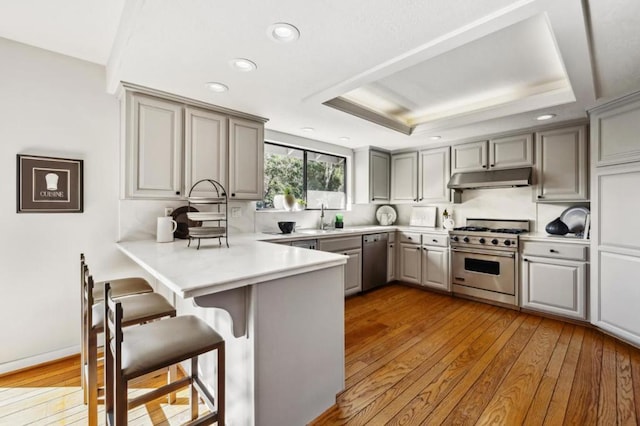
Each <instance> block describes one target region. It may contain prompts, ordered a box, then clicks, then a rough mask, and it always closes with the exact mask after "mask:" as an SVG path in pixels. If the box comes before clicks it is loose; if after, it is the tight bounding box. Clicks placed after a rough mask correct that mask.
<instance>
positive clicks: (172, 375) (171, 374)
mask: <svg viewBox="0 0 640 426" xmlns="http://www.w3.org/2000/svg"><path fill="white" fill-rule="evenodd" d="M176 380H178V367H177V365H175V364H174V365H172V366H171V367H169V370H168V371H167V384H168V383H173V382H175V381H176ZM176 395H177V392H172V393H170V394H169V395H168V400H169V401H168V402H169V404H173V403H175V402H176Z"/></svg>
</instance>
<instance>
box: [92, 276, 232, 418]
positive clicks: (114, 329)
mask: <svg viewBox="0 0 640 426" xmlns="http://www.w3.org/2000/svg"><path fill="white" fill-rule="evenodd" d="M105 293H106V296H107V298H106V303H105V304H104V308H105V313H104V318H105V320H106V326H105V370H104V371H105V379H104V380H105V387H106V394H105V414H106V424H107V425H113V426H124V425H126V424H127V414H128V410H129V409H131V408H134V407H137V406H139V405H142V404H145V403H147V402H149V401H151V400H153V399H155V398H158V397H159V396H162V395H165V394H168V393H171V392H175V391H177V390H178V389H181V388H184V387H186V386H190V387H191V392H190V394H189V402H190V404H189V405H190V408H191V420H192V421H191V422H190V423H188V424H190V425H208V424H212V423H215V422H217V423H218V425H224V424H225V423H224V404H225V400H224V394H225V387H224V380H225V377H224V376H225V342H224V339H223V338H222V337H221V336H220V335H219V334H218V333H216V332H215V331H214V330H213V329H212V328H211V327H209V326H208V325H207V324H206V323H205V322H204V321H203V320H201V319H200V318H198V317H195V316H192V315H185V316H179V317H174V318H169V319H163V320H161V321H155V322H152V323H148V324H144V325H141V326H138V327H130V328H127V329H126V330H123V329H122V326H123V315H124V314H123V312H124V311H125V310H126V307H125V306H124V303H123V301H124V300H123V299H119V300H118V299H114V298H113V297H112V296H111V294H110V288H109V283H107V284H106V285H105ZM213 350H215V351H216V353H217V359H218V372H217V392H218V400H217V411H214V406H215V404H214V398H213V396H212V395H211V394H210V393H209V391H208V390H207V388H206V387H205V385H204V384H203V383H202V381H201V380H200V378H199V377H198V355H201V354H204V353H206V352H210V351H213ZM189 359H191V362H190V367H191V368H190V370H191V371H190V374H189V376H187V377H184V378H182V379H180V380H177V381H175V382H172V383H169V384H167V385H164V386H162V387H160V388H157V389H154V390H152V391H150V392H147V393H146V394H144V395H141V396H138V397H136V398H134V399H131V400H129V398H128V382H129V380H132V379H135V378H136V377H140V376H142V375H144V374H147V373H150V372H152V371H156V370H159V369H162V368H166V367H168V366H170V365H173V364H177V363H179V362H182V361H186V360H189ZM198 394H199V395H200V397H202V399H203V400H204V401H205V403H206V404H207V406H208V407H209V409H210V410H211V413H209V414H207V415H205V416H202V417H200V418H198Z"/></svg>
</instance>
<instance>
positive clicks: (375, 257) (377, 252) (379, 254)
mask: <svg viewBox="0 0 640 426" xmlns="http://www.w3.org/2000/svg"><path fill="white" fill-rule="evenodd" d="M386 283H387V234H386V233H384V234H368V235H363V236H362V291H366V290H371V289H372V288H375V287H379V286H381V285H384V284H386Z"/></svg>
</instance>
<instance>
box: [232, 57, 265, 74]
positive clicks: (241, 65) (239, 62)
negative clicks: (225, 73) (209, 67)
mask: <svg viewBox="0 0 640 426" xmlns="http://www.w3.org/2000/svg"><path fill="white" fill-rule="evenodd" d="M230 64H231V66H232V67H233V68H235V69H236V70H238V71H242V72H248V71H253V70H255V69H256V68H258V66H257V65H256V63H255V62H253V61H250V60H249V59H245V58H235V59H232V60H231V62H230Z"/></svg>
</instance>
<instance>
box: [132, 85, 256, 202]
mask: <svg viewBox="0 0 640 426" xmlns="http://www.w3.org/2000/svg"><path fill="white" fill-rule="evenodd" d="M121 100H122V108H121V110H122V117H121V118H122V146H123V149H122V158H121V164H122V165H123V170H122V191H121V196H122V198H130V199H139V198H143V199H171V200H179V199H184V198H185V197H186V196H187V195H188V194H187V192H188V191H189V189H190V188H191V186H192V185H193V184H194V183H195V182H197V181H198V180H201V179H215V180H217V181H219V182H220V183H222V185H223V186H224V187H225V188H227V190H228V192H229V198H230V199H242V200H260V199H262V196H263V176H262V175H263V162H264V155H263V149H264V148H263V143H264V122H265V121H266V120H265V119H262V118H260V117H254V116H251V115H249V114H244V113H241V112H238V111H232V110H227V109H224V108H219V107H215V106H214V105H208V104H205V103H202V102H198V101H193V100H189V99H183V98H180V97H178V96H173V95H167V94H165V93H155V92H153V91H148V90H146V89H144V90H143V89H140V88H137V87H136V86H133V85H126V86H123V89H122V93H121ZM198 195H202V196H206V195H207V194H206V193H204V191H199V194H198Z"/></svg>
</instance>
